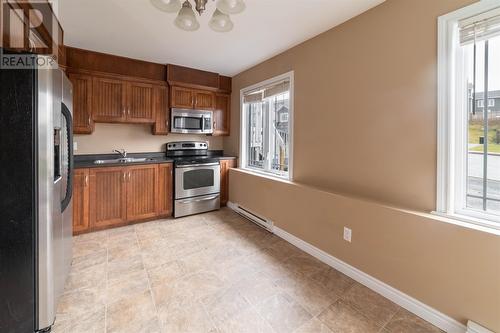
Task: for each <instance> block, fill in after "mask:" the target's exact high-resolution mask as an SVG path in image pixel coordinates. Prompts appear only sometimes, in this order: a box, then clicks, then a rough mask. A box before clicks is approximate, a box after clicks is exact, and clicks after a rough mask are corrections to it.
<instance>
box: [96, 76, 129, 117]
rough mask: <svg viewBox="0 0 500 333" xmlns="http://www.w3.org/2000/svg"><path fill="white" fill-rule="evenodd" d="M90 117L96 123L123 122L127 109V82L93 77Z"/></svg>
mask: <svg viewBox="0 0 500 333" xmlns="http://www.w3.org/2000/svg"><path fill="white" fill-rule="evenodd" d="M92 93H93V98H94V108H93V111H92V117H93V119H94V121H98V122H124V121H125V120H126V107H127V82H125V81H122V80H117V79H110V78H102V77H94V79H93V86H92Z"/></svg>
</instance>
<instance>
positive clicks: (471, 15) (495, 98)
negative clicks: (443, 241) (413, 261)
mask: <svg viewBox="0 0 500 333" xmlns="http://www.w3.org/2000/svg"><path fill="white" fill-rule="evenodd" d="M438 53H439V56H438V58H439V82H438V86H439V90H438V96H439V97H438V98H439V105H438V188H437V190H438V193H437V197H438V200H437V213H440V214H444V215H447V216H451V217H454V218H457V219H459V220H460V219H462V220H465V221H467V222H471V223H474V224H475V225H479V226H481V227H488V228H490V227H491V228H494V229H500V7H499V6H498V3H496V4H494V3H493V2H479V3H476V4H473V5H471V6H468V7H465V8H462V9H460V10H458V11H456V12H453V13H450V14H448V15H445V16H442V17H440V18H439V52H438ZM485 101H487V103H485ZM485 104H486V105H485Z"/></svg>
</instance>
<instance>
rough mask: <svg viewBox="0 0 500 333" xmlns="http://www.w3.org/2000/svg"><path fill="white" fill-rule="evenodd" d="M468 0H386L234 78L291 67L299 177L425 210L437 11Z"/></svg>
mask: <svg viewBox="0 0 500 333" xmlns="http://www.w3.org/2000/svg"><path fill="white" fill-rule="evenodd" d="M471 2H474V1H471V0H389V1H387V2H385V3H383V4H382V5H380V6H378V7H376V8H374V9H372V10H370V11H368V12H366V13H364V14H362V15H360V16H358V17H356V18H354V19H352V20H350V21H348V22H346V23H345V24H342V25H341V26H339V27H337V28H334V29H332V30H330V31H328V32H326V33H323V34H321V35H319V36H317V37H315V38H313V39H311V40H309V41H307V42H305V43H303V44H301V45H299V46H297V47H294V48H292V49H290V50H288V51H286V52H284V53H283V54H281V55H279V56H277V57H274V58H272V59H270V60H268V61H266V62H264V63H262V64H260V65H258V66H256V67H254V68H252V69H250V70H248V71H245V72H243V73H241V74H239V75H237V76H236V77H234V78H233V92H234V93H233V98H232V105H233V110H232V111H233V113H232V119H231V129H232V132H231V133H232V135H231V137H230V139H229V140H225V143H224V145H225V146H224V147H225V148H226V150H228V152H232V153H236V152H238V141H239V131H238V128H239V120H240V117H239V91H240V89H241V88H244V87H246V86H249V85H251V84H254V83H257V82H260V81H262V80H265V79H268V78H271V77H273V76H276V75H278V74H282V73H284V72H287V71H290V70H294V71H295V128H294V141H295V149H294V174H295V180H296V181H299V182H303V183H306V184H310V185H321V186H327V187H330V188H332V189H336V190H338V191H340V192H342V193H351V194H357V195H363V196H366V197H369V198H375V199H377V200H381V201H384V202H390V203H394V204H397V205H400V206H403V207H408V208H415V209H420V210H425V211H431V210H433V209H434V208H435V201H436V194H435V192H436V191H435V188H436V105H437V97H436V90H437V83H436V76H437V74H436V54H437V17H438V16H439V15H442V14H445V13H447V12H449V11H452V10H454V9H457V8H459V7H461V6H462V5H465V4H467V3H471Z"/></svg>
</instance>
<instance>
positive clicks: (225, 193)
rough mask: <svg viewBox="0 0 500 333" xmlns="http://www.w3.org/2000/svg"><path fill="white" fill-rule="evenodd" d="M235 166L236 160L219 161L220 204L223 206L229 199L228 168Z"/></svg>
mask: <svg viewBox="0 0 500 333" xmlns="http://www.w3.org/2000/svg"><path fill="white" fill-rule="evenodd" d="M231 168H236V160H235V159H231V160H221V161H220V204H221V206H225V205H226V204H227V202H228V200H229V169H231Z"/></svg>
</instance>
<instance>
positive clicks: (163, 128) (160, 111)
mask: <svg viewBox="0 0 500 333" xmlns="http://www.w3.org/2000/svg"><path fill="white" fill-rule="evenodd" d="M153 101H154V105H155V116H156V121H155V124H154V125H153V134H154V135H167V134H168V133H169V132H170V108H169V107H168V88H167V87H162V86H157V87H155V88H154V90H153Z"/></svg>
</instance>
